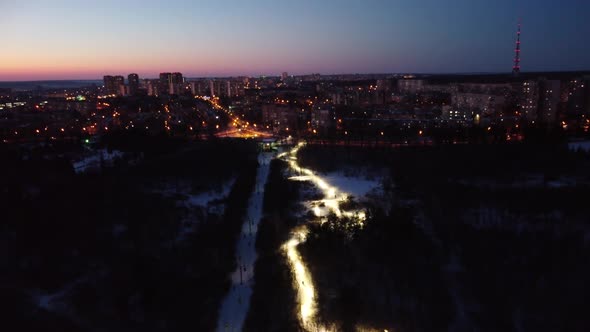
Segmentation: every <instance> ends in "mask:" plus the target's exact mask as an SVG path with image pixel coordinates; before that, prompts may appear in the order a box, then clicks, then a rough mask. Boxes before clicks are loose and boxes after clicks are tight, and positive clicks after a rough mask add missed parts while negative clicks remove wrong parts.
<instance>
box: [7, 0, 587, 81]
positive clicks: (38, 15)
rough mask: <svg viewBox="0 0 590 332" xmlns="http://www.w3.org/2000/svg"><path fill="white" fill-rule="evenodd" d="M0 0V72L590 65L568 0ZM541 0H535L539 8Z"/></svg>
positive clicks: (579, 20)
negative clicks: (3, 33) (516, 57)
mask: <svg viewBox="0 0 590 332" xmlns="http://www.w3.org/2000/svg"><path fill="white" fill-rule="evenodd" d="M567 2H568V3H567V5H563V3H556V2H552V1H548V0H541V1H530V0H522V1H519V2H516V3H515V2H513V1H507V0H506V1H504V0H502V1H496V2H494V3H493V4H490V3H484V2H483V1H466V0H453V1H450V2H445V3H439V2H437V1H429V0H428V1H420V3H415V2H411V1H396V2H390V1H380V0H373V1H364V2H363V1H353V0H347V1H339V2H333V1H322V2H318V1H299V2H297V3H291V2H288V3H277V2H272V1H266V0H256V1H251V2H248V3H243V2H238V1H232V0H226V1H223V2H221V3H219V2H216V3H215V4H211V3H206V2H188V1H173V2H170V3H168V4H167V5H166V4H164V3H161V2H158V1H128V2H126V3H125V4H119V3H117V2H116V1H110V0H107V1H102V2H100V3H94V4H87V3H85V4H80V3H76V2H73V1H53V2H51V4H48V3H45V2H43V1H23V2H22V3H18V4H7V3H0V9H1V10H2V11H3V13H4V19H3V22H2V23H0V26H1V27H3V28H4V29H5V30H7V31H9V32H10V33H8V34H7V38H6V40H5V44H6V45H10V47H8V48H7V49H5V50H4V51H3V53H2V54H0V81H27V80H60V79H64V80H65V79H88V80H95V79H100V78H102V76H104V75H110V74H124V75H127V74H128V73H138V74H139V76H140V77H142V78H146V77H150V78H155V77H157V76H158V73H160V72H167V71H171V72H172V71H180V72H182V73H183V74H184V75H185V76H186V77H215V76H219V77H227V76H259V75H279V74H280V73H282V72H289V73H290V74H294V75H303V74H311V73H320V74H354V73H409V72H411V73H469V72H510V70H511V69H512V61H513V54H514V50H513V48H514V40H515V37H516V24H517V21H518V19H520V20H522V24H523V34H522V43H523V44H522V45H523V46H522V49H523V50H522V70H523V71H524V72H527V71H559V70H584V69H590V60H589V57H588V56H587V55H588V54H589V53H590V46H589V45H588V44H587V43H585V42H584V38H585V36H587V35H588V34H589V33H590V23H588V22H586V21H585V20H584V18H583V14H584V13H587V12H589V11H590V4H588V3H586V2H584V1H581V0H569V1H567ZM541 3H542V5H541Z"/></svg>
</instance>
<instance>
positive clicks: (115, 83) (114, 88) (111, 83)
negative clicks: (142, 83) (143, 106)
mask: <svg viewBox="0 0 590 332" xmlns="http://www.w3.org/2000/svg"><path fill="white" fill-rule="evenodd" d="M103 83H104V88H105V91H106V93H108V94H113V95H116V94H119V92H120V86H121V85H125V78H123V76H111V75H106V76H104V77H103Z"/></svg>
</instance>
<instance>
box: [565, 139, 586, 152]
mask: <svg viewBox="0 0 590 332" xmlns="http://www.w3.org/2000/svg"><path fill="white" fill-rule="evenodd" d="M568 147H569V149H570V150H572V151H578V150H580V149H581V150H583V151H586V152H590V141H580V142H571V143H569V144H568Z"/></svg>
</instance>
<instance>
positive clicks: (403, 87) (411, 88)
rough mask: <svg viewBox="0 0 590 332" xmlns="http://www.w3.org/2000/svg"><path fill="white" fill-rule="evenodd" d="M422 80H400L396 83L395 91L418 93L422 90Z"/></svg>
mask: <svg viewBox="0 0 590 332" xmlns="http://www.w3.org/2000/svg"><path fill="white" fill-rule="evenodd" d="M424 84H425V82H424V80H417V79H400V80H398V81H397V89H398V90H399V91H400V92H402V93H418V92H420V91H422V90H423V89H424Z"/></svg>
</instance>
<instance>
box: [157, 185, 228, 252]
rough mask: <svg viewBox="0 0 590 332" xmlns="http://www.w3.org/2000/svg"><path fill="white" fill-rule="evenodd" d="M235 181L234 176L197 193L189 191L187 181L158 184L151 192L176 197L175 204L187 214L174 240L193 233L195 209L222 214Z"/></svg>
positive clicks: (180, 240)
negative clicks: (214, 186)
mask: <svg viewBox="0 0 590 332" xmlns="http://www.w3.org/2000/svg"><path fill="white" fill-rule="evenodd" d="M235 181H236V178H235V177H232V178H230V179H228V180H227V181H225V182H223V183H222V184H221V185H220V186H219V187H217V188H215V189H212V190H208V191H204V192H200V193H197V194H193V193H191V186H190V183H189V182H174V181H172V182H166V183H161V184H159V185H158V188H157V189H155V190H153V192H155V193H158V194H161V195H163V196H164V197H175V198H176V199H178V201H177V203H176V204H177V206H179V207H182V208H185V209H187V210H188V211H189V214H188V215H187V216H186V218H184V219H183V220H181V222H180V223H181V225H180V229H179V232H178V236H177V238H176V241H178V242H182V241H183V240H185V239H186V237H187V235H189V234H191V233H193V232H194V231H195V229H196V226H197V223H198V221H199V220H198V219H199V218H198V217H197V215H196V214H195V211H196V210H195V209H202V210H203V211H205V210H206V212H207V213H214V214H217V215H222V214H223V212H224V211H225V204H223V202H222V200H224V199H225V198H226V197H227V196H228V195H229V192H230V190H231V188H232V187H233V185H234V183H235Z"/></svg>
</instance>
